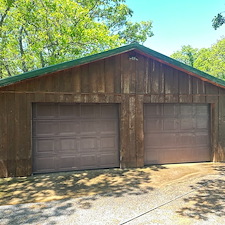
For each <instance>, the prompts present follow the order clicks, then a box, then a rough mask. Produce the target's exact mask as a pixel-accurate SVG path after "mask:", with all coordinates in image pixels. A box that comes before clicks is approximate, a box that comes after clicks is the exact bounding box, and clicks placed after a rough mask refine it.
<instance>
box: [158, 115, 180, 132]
mask: <svg viewBox="0 0 225 225" xmlns="http://www.w3.org/2000/svg"><path fill="white" fill-rule="evenodd" d="M178 125H179V124H178V122H177V120H176V119H172V118H165V119H163V127H162V129H161V130H164V131H171V130H172V131H176V130H177V129H178Z"/></svg>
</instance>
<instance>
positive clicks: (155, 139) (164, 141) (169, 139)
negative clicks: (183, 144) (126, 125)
mask: <svg viewBox="0 0 225 225" xmlns="http://www.w3.org/2000/svg"><path fill="white" fill-rule="evenodd" d="M176 138H177V137H176V134H170V133H164V134H160V135H159V133H156V134H151V135H150V136H147V137H146V136H145V145H146V146H147V147H149V148H151V147H157V146H173V144H174V143H175V142H176Z"/></svg>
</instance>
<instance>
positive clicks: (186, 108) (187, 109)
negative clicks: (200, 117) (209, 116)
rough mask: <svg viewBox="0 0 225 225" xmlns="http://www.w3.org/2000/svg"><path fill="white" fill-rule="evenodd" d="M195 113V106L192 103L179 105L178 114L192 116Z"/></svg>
mask: <svg viewBox="0 0 225 225" xmlns="http://www.w3.org/2000/svg"><path fill="white" fill-rule="evenodd" d="M194 114H195V107H194V106H193V105H186V104H181V105H180V116H192V115H194Z"/></svg>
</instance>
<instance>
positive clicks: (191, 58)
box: [171, 45, 198, 67]
mask: <svg viewBox="0 0 225 225" xmlns="http://www.w3.org/2000/svg"><path fill="white" fill-rule="evenodd" d="M171 57H172V58H174V59H177V60H179V61H180V62H182V63H185V64H187V65H189V66H192V67H194V62H195V60H196V58H197V57H198V49H197V48H192V47H191V46H190V45H184V46H182V48H181V50H180V51H177V52H175V53H173V54H172V55H171Z"/></svg>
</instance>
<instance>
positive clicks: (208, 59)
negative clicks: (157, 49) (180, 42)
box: [171, 38, 225, 79]
mask: <svg viewBox="0 0 225 225" xmlns="http://www.w3.org/2000/svg"><path fill="white" fill-rule="evenodd" d="M171 57H172V58H174V59H176V60H178V61H180V62H183V63H185V64H187V65H189V66H192V67H194V68H196V69H199V70H202V71H204V72H206V73H209V74H211V75H213V76H215V77H218V78H221V79H225V38H223V39H221V40H219V41H218V42H217V43H216V44H214V45H212V47H210V48H202V49H197V48H192V47H191V46H190V45H188V46H182V49H181V50H180V51H177V52H175V53H173V54H172V55H171Z"/></svg>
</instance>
